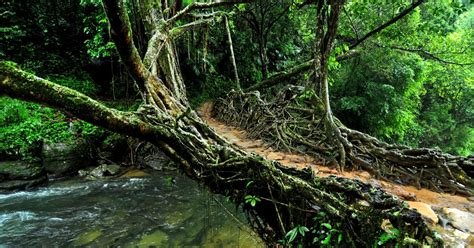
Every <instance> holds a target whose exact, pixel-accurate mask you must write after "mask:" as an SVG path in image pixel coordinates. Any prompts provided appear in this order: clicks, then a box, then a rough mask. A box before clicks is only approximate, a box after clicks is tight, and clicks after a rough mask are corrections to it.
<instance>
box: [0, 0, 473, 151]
mask: <svg viewBox="0 0 474 248" xmlns="http://www.w3.org/2000/svg"><path fill="white" fill-rule="evenodd" d="M189 2H190V1H184V4H189ZM394 2H396V3H392V2H390V3H386V4H383V5H381V4H379V3H378V2H376V1H373V2H370V1H369V2H366V1H351V2H349V3H347V4H346V6H345V8H344V12H343V13H342V14H341V22H340V27H339V32H338V37H336V43H335V49H334V52H333V54H332V55H331V60H330V64H329V69H330V85H331V89H330V90H331V93H332V95H331V101H332V104H333V108H334V112H335V114H336V116H338V118H339V119H340V120H341V121H342V122H343V123H344V124H346V125H347V126H348V127H350V128H353V129H356V130H360V131H363V132H367V133H369V134H371V135H374V136H376V137H378V138H380V139H382V140H384V141H388V142H395V143H400V144H406V145H410V146H415V147H437V148H439V149H441V150H442V151H444V152H449V153H453V154H459V155H464V156H468V155H471V154H472V153H473V151H474V127H473V123H474V108H473V99H474V70H473V67H474V65H473V61H472V60H473V59H472V58H473V55H474V51H473V50H474V8H473V6H472V4H471V3H470V1H456V0H439V1H427V2H426V3H424V4H423V5H421V6H420V7H419V8H417V9H416V10H415V11H414V12H413V13H411V14H410V15H408V16H406V17H405V18H404V19H402V20H400V21H399V22H397V23H395V24H393V25H391V26H390V27H388V28H387V29H385V30H383V31H382V32H380V33H378V34H377V35H376V36H374V37H372V38H370V39H369V40H367V41H366V42H364V43H363V44H361V45H360V46H359V48H358V49H356V51H355V53H354V54H352V55H351V56H350V57H349V58H348V59H345V60H343V61H336V59H335V58H336V56H337V55H338V54H341V53H343V52H344V51H346V50H348V48H349V47H348V46H349V44H351V43H352V42H353V41H354V40H358V39H359V38H360V36H361V35H364V34H365V33H367V32H368V31H370V30H373V29H374V28H375V27H377V26H378V25H380V24H381V23H383V22H385V21H386V20H388V19H390V18H391V17H393V16H394V15H395V14H396V13H397V12H398V11H399V10H401V9H404V8H405V7H406V6H408V5H409V4H410V1H394ZM128 4H129V5H134V4H135V5H136V4H138V1H135V0H130V1H128ZM298 4H299V1H284V0H281V1H272V2H269V1H263V0H260V1H256V3H255V4H252V5H238V6H237V7H235V9H233V12H232V16H231V17H230V18H229V26H230V30H231V33H232V40H233V47H234V50H235V54H236V62H237V63H236V64H237V68H238V72H239V78H240V84H241V86H242V88H248V87H250V86H252V85H254V84H256V83H257V82H260V81H262V80H264V79H266V78H268V77H269V76H271V75H272V74H274V73H276V72H278V71H282V70H285V69H288V68H291V67H292V66H295V65H298V64H300V63H302V62H305V61H308V60H309V59H311V58H312V57H313V53H312V51H313V50H314V37H315V35H314V32H315V30H314V11H315V10H314V9H313V8H314V7H313V6H311V5H309V6H305V7H304V8H303V7H299V6H300V5H298ZM129 9H131V10H132V11H133V9H136V8H129ZM131 16H134V17H135V18H137V20H138V19H139V18H140V15H139V13H133V15H131ZM193 18H200V17H193ZM137 20H134V19H132V20H131V22H132V28H133V30H134V35H135V37H134V39H135V44H137V47H138V49H139V50H140V52H142V53H144V51H145V50H146V47H144V46H145V44H146V40H145V37H144V35H143V33H144V27H143V26H141V24H140V22H139V21H137ZM0 23H1V27H0V33H1V35H0V44H1V46H0V60H12V61H15V62H17V63H18V64H20V66H21V67H22V68H23V69H25V70H28V71H31V72H33V73H35V74H36V75H38V76H41V77H44V78H48V79H51V80H52V81H54V82H57V83H60V84H63V85H65V86H68V87H71V88H73V89H76V90H79V91H81V92H83V93H86V94H88V95H90V96H94V97H96V98H98V99H101V100H104V101H106V102H108V104H109V105H111V106H114V107H117V108H119V109H128V110H133V109H134V108H137V107H138V105H139V103H140V99H141V98H140V96H139V95H138V93H137V91H136V89H135V87H134V83H133V80H132V79H131V77H130V76H129V75H128V72H127V71H126V69H125V68H124V67H123V65H121V63H120V58H119V56H118V54H117V52H116V50H115V47H114V44H113V43H112V41H111V38H110V30H109V26H108V25H109V24H108V22H107V19H106V17H105V14H104V12H103V9H102V6H101V3H100V1H96V0H81V1H79V0H67V1H59V0H48V1H46V0H38V1H26V0H9V1H3V2H2V3H0ZM176 45H177V49H178V53H179V60H180V65H181V67H182V71H183V76H184V77H185V82H186V84H187V89H188V90H187V92H188V94H189V98H190V100H191V101H192V103H193V105H195V106H197V105H199V104H200V103H202V102H203V101H206V100H212V99H215V98H216V97H219V96H222V95H223V94H225V93H226V92H228V91H230V90H231V89H236V88H237V85H236V83H235V80H234V74H233V73H234V72H233V68H232V64H231V63H230V52H229V49H228V44H227V34H226V27H225V24H224V21H223V20H216V21H215V22H212V23H210V24H209V25H203V26H202V27H201V28H200V29H198V30H193V31H192V32H188V33H186V34H185V35H183V36H182V37H181V38H180V39H179V40H178V41H177V44H176ZM312 76H313V75H311V73H310V72H307V73H304V72H303V73H301V74H299V75H297V76H295V77H293V78H292V79H291V80H288V81H287V82H282V83H281V85H278V86H276V87H273V88H268V89H265V91H267V92H266V93H269V95H271V94H272V93H273V92H277V90H278V88H279V87H284V86H285V85H287V84H304V82H305V81H308V80H311V77H312ZM306 94H308V95H311V94H315V92H311V91H308V92H306ZM0 106H1V107H0V156H2V157H12V158H13V157H15V158H18V157H23V158H27V157H28V156H29V154H30V153H31V152H32V150H34V149H36V148H37V146H38V144H39V143H40V142H41V140H43V139H49V140H51V141H64V140H68V139H74V138H75V137H74V135H73V134H72V133H71V132H70V130H68V128H69V125H68V123H69V122H71V119H72V118H73V117H72V116H66V115H63V114H60V113H59V112H58V111H56V110H52V109H49V108H45V107H41V106H39V105H36V104H32V103H25V102H21V101H18V100H13V99H10V98H6V97H2V98H0ZM74 122H75V123H77V124H75V128H77V129H80V130H81V135H86V136H87V135H90V136H94V135H100V134H101V133H103V132H105V131H104V130H103V129H101V128H97V127H94V126H92V125H90V124H87V123H85V122H81V121H74Z"/></svg>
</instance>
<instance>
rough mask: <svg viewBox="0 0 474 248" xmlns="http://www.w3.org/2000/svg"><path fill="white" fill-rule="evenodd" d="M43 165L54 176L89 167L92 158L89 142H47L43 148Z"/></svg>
mask: <svg viewBox="0 0 474 248" xmlns="http://www.w3.org/2000/svg"><path fill="white" fill-rule="evenodd" d="M41 153H42V158H43V167H44V168H45V170H46V172H47V173H48V174H50V175H53V176H63V175H66V174H70V173H73V172H76V171H77V170H79V169H81V168H84V167H87V166H88V165H89V164H90V163H91V161H92V159H91V156H90V150H89V146H88V144H87V142H85V141H84V140H80V141H77V142H74V143H45V144H43V148H42V152H41Z"/></svg>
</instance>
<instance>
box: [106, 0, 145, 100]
mask: <svg viewBox="0 0 474 248" xmlns="http://www.w3.org/2000/svg"><path fill="white" fill-rule="evenodd" d="M102 3H103V5H104V10H105V14H106V15H107V18H108V20H109V23H110V33H111V36H112V39H113V41H114V43H115V46H116V47H117V51H118V52H119V54H120V58H121V59H122V61H123V63H124V64H125V66H126V67H127V69H128V70H129V72H130V74H131V75H132V76H133V79H135V81H136V82H137V85H138V87H139V88H140V91H141V92H146V88H145V82H146V80H147V78H148V77H149V72H148V71H147V70H146V68H145V66H144V65H143V63H142V60H141V58H140V54H139V53H138V50H137V48H136V46H135V44H134V42H133V36H132V29H131V26H130V20H129V19H128V15H127V13H126V11H125V6H124V1H123V0H103V1H102Z"/></svg>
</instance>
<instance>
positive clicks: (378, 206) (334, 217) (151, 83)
mask: <svg viewBox="0 0 474 248" xmlns="http://www.w3.org/2000/svg"><path fill="white" fill-rule="evenodd" d="M147 2H148V3H150V2H149V1H147ZM239 2H240V3H241V2H248V1H245V0H242V1H220V2H215V3H194V4H191V5H188V6H187V7H185V8H183V9H181V10H177V9H175V10H174V11H173V12H174V13H175V14H174V15H173V16H168V14H164V12H163V9H164V10H166V9H167V8H163V7H164V6H161V4H160V1H155V2H153V4H150V5H139V6H142V7H146V6H151V7H150V9H142V10H141V13H148V14H149V15H150V16H149V17H145V19H146V20H153V23H150V25H148V26H147V28H150V29H151V30H150V31H149V33H150V35H151V37H150V39H149V44H148V48H147V51H146V54H145V56H144V58H141V57H140V56H139V54H138V52H137V49H136V47H135V45H134V43H133V39H132V37H133V36H132V35H131V34H132V33H131V28H130V22H129V20H128V16H127V15H126V13H127V12H126V10H125V4H124V2H123V1H120V0H119V1H117V0H104V1H103V4H104V9H105V10H106V14H107V17H108V19H109V21H110V24H111V32H112V38H113V40H114V42H115V43H116V45H117V49H118V52H119V54H120V56H121V58H122V61H123V62H124V64H125V65H126V67H127V68H128V70H129V71H130V73H131V74H132V76H133V77H134V79H135V81H136V83H137V84H138V85H139V88H140V90H141V93H142V95H143V98H144V104H143V105H142V106H141V107H140V108H139V109H138V110H137V111H135V112H123V111H119V110H115V109H111V108H108V107H106V106H105V105H103V104H102V103H100V102H98V101H95V100H93V99H91V98H89V97H87V96H85V95H83V94H81V93H78V92H76V91H74V90H72V89H69V88H67V87H63V86H60V85H57V84H55V83H53V82H50V81H47V80H45V79H42V78H38V77H36V76H34V75H32V74H30V73H27V72H24V71H22V70H21V69H20V68H18V67H17V66H16V65H15V64H13V63H10V62H0V95H7V96H10V97H14V98H19V99H23V100H26V101H33V102H38V103H41V104H45V105H48V106H50V107H53V108H57V109H60V110H63V111H68V112H70V113H72V114H75V115H76V116H77V117H79V118H81V119H83V120H85V121H88V122H90V123H92V124H95V125H98V126H102V127H105V128H107V129H110V130H112V131H115V132H118V133H121V134H126V135H131V136H134V137H137V138H139V139H142V140H146V141H149V142H151V143H153V144H155V145H156V146H157V147H159V148H160V149H162V150H163V151H164V152H165V153H166V154H167V155H168V156H169V157H170V158H171V159H172V160H173V161H174V162H175V163H176V166H177V167H178V168H180V169H181V171H183V173H185V174H186V175H187V176H189V177H190V178H192V179H194V180H196V181H198V182H200V183H201V184H202V185H205V186H207V187H208V188H209V189H210V190H211V191H212V192H215V193H219V194H223V195H225V196H228V197H229V198H230V199H231V200H232V201H233V202H234V203H235V204H236V205H237V206H241V207H242V208H243V209H244V210H245V211H246V213H247V216H248V218H249V220H250V222H251V224H252V226H253V227H254V229H255V230H256V231H257V232H258V233H259V234H260V235H261V237H262V238H263V239H264V240H265V241H266V242H267V243H268V245H269V246H274V245H275V244H276V242H277V241H278V240H281V239H284V238H285V235H286V234H287V232H288V231H289V230H292V229H293V228H295V227H297V226H306V227H308V228H311V229H312V230H315V233H314V234H313V233H307V235H306V236H305V237H304V238H303V237H302V238H301V242H302V243H303V244H305V245H307V246H314V245H315V244H314V243H313V240H314V239H313V238H314V237H315V236H316V235H317V234H316V231H317V230H319V229H320V228H321V225H322V224H323V223H332V224H333V225H334V226H335V227H337V230H338V232H340V234H341V235H342V237H343V238H342V239H341V241H339V242H337V240H334V241H332V242H334V246H341V247H347V246H353V247H359V246H364V247H367V246H372V245H373V244H374V243H375V242H377V240H378V239H379V237H380V236H381V235H383V234H384V233H385V232H386V230H387V225H388V226H391V227H393V228H397V229H398V230H399V231H400V235H399V236H397V238H396V239H394V240H392V241H391V243H389V245H395V243H396V242H398V243H399V244H402V245H409V244H416V245H418V246H421V245H423V244H428V245H432V246H434V247H441V245H442V241H441V240H439V238H437V236H436V235H435V234H434V233H433V232H432V231H431V230H430V229H429V228H428V227H427V226H426V225H425V223H424V222H423V221H422V219H421V217H420V215H419V214H418V213H416V212H414V211H412V210H409V209H407V207H406V205H404V204H403V202H401V201H400V200H398V199H396V198H395V197H393V196H391V195H388V194H386V193H385V192H383V191H382V190H380V189H376V188H372V187H370V186H369V185H366V184H364V183H361V182H359V181H357V180H347V179H343V178H338V177H328V178H318V177H316V176H315V175H313V174H312V173H311V171H310V170H300V171H298V170H294V169H289V168H285V167H283V166H282V165H281V164H279V163H278V162H275V161H268V160H265V159H263V158H262V157H260V156H257V155H254V154H250V153H247V152H245V151H243V150H241V149H239V148H237V147H235V146H233V145H231V144H229V143H228V142H227V141H225V140H224V139H222V138H221V137H220V136H219V135H218V134H216V133H215V132H214V131H213V130H212V129H210V128H209V127H208V126H207V125H206V124H205V123H204V122H203V121H202V120H201V119H200V118H199V117H198V116H197V114H196V113H195V112H194V111H193V110H192V109H191V108H189V105H188V102H187V100H186V97H185V96H186V92H185V88H184V84H183V80H182V77H181V71H180V69H179V62H178V60H177V56H176V49H175V47H174V43H173V36H172V34H171V31H172V30H173V29H174V28H175V25H176V23H177V21H178V20H180V19H181V18H183V17H185V16H187V15H188V14H189V13H190V12H192V11H199V10H202V9H208V8H212V7H219V6H224V5H228V4H231V3H239ZM165 12H166V11H165ZM249 199H254V200H255V201H256V204H249V203H248V202H249V201H248V200H249ZM257 199H258V200H257ZM250 202H251V201H250ZM318 235H319V234H318ZM316 245H317V244H316Z"/></svg>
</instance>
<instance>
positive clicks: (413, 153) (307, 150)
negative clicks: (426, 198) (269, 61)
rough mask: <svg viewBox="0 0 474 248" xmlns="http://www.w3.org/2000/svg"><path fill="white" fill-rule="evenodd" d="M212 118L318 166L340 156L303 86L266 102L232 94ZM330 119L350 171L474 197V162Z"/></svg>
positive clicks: (315, 103) (320, 108) (317, 107)
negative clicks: (345, 145)
mask: <svg viewBox="0 0 474 248" xmlns="http://www.w3.org/2000/svg"><path fill="white" fill-rule="evenodd" d="M213 114H214V116H215V117H216V118H217V119H219V120H222V121H224V122H226V123H228V124H230V125H234V126H238V127H241V128H243V129H245V130H247V132H248V134H249V136H250V137H251V138H257V139H263V140H264V141H266V143H267V144H268V145H269V146H272V147H275V148H276V149H279V150H286V151H291V152H298V153H304V154H311V155H312V156H313V157H314V159H315V162H316V163H319V164H328V163H329V162H328V161H332V158H333V157H334V156H335V154H337V152H338V147H337V146H335V145H331V143H328V142H327V141H326V140H327V139H328V136H327V132H325V130H324V116H325V114H326V112H325V109H324V107H323V103H322V101H321V100H320V98H319V97H317V96H314V95H307V94H305V91H304V90H303V88H302V87H295V86H290V87H287V88H286V89H284V90H282V91H281V92H280V93H279V94H278V95H277V96H276V97H275V98H274V99H271V100H268V101H265V100H264V99H262V98H261V97H260V93H259V92H257V91H254V92H249V93H242V92H231V93H230V94H228V95H227V96H226V97H225V98H221V99H219V101H218V102H216V104H215V108H214V111H213ZM334 121H335V125H336V126H337V128H338V129H339V130H340V131H341V135H342V136H343V137H344V138H346V139H347V140H348V142H350V144H351V146H352V152H351V153H349V154H348V156H347V157H346V161H345V162H346V164H347V166H348V168H351V169H364V170H367V171H368V172H369V173H371V174H372V175H375V176H376V177H378V178H381V179H385V180H388V181H393V182H396V183H401V184H409V185H413V186H416V187H419V188H421V187H424V188H428V189H432V190H435V191H438V192H443V191H444V192H452V193H460V194H465V195H473V193H474V190H473V188H474V181H473V179H472V177H473V176H474V174H473V168H474V159H472V158H466V157H459V156H452V155H449V154H445V153H442V152H440V151H437V150H434V149H428V148H412V147H408V146H402V145H393V144H388V143H385V142H382V141H380V140H378V139H376V138H374V137H372V136H370V135H368V134H365V133H361V132H358V131H355V130H352V129H349V128H347V127H345V126H344V125H343V124H342V123H341V122H340V121H338V120H337V119H335V120H334Z"/></svg>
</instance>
